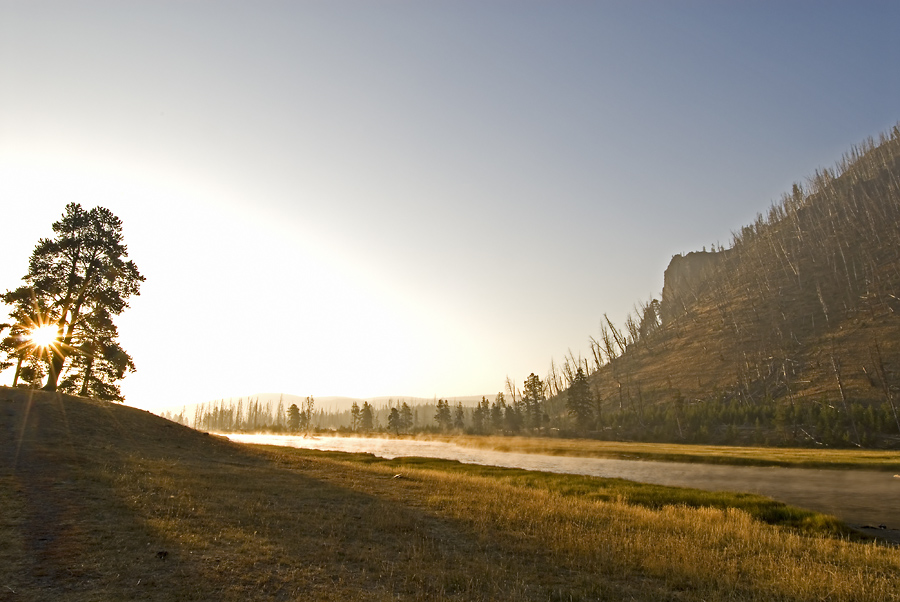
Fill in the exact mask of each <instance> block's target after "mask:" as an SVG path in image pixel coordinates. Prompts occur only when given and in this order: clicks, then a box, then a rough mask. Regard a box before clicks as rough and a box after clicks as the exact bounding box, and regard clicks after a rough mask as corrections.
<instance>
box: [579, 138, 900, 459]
mask: <svg viewBox="0 0 900 602" xmlns="http://www.w3.org/2000/svg"><path fill="white" fill-rule="evenodd" d="M898 312H900V128H898V127H894V129H893V130H892V132H891V133H890V134H887V135H882V136H881V137H880V139H879V140H877V141H875V140H868V141H866V142H865V143H863V144H861V145H860V146H858V147H855V148H853V149H852V150H851V151H850V152H849V153H847V154H846V155H845V156H844V157H843V158H842V159H841V161H840V162H839V163H838V164H837V165H836V166H835V167H834V168H833V169H824V170H821V171H818V172H816V173H815V174H814V176H812V177H811V178H809V180H808V181H807V182H806V183H805V184H802V185H801V184H795V185H794V187H793V190H792V191H791V192H790V193H788V194H785V195H784V196H783V198H782V199H781V200H780V202H778V203H775V204H773V205H772V206H771V207H770V209H769V210H768V212H767V214H766V215H759V216H758V217H757V219H756V221H755V222H754V223H753V224H750V225H748V226H745V227H743V228H742V229H741V230H740V231H739V232H736V233H734V236H733V240H732V243H731V245H730V247H728V248H719V249H715V250H713V252H711V253H691V254H688V255H687V256H685V257H681V256H676V257H675V258H673V261H672V264H670V267H669V269H668V270H667V273H666V285H665V288H664V291H663V296H662V300H661V302H659V303H657V302H651V303H648V304H645V305H642V306H641V307H640V308H639V312H638V313H639V314H640V315H638V316H637V317H635V318H629V319H628V322H627V323H626V327H625V328H622V329H621V330H617V329H616V328H615V327H614V326H613V325H612V324H609V325H608V327H607V325H606V324H604V326H605V328H604V329H603V331H602V333H601V337H600V340H599V341H594V345H593V347H594V356H595V357H594V363H593V365H592V366H591V368H593V369H592V370H591V372H592V374H591V379H590V380H591V386H592V389H593V391H594V393H595V395H596V396H597V398H598V400H599V401H598V408H597V409H598V414H599V421H597V422H596V423H595V424H596V426H597V428H598V430H604V429H605V431H607V432H610V431H612V432H613V434H617V435H619V436H628V437H637V438H649V439H653V438H675V439H686V440H711V441H723V442H725V441H745V440H748V439H749V440H751V441H753V440H755V441H756V442H760V443H762V442H766V441H768V442H772V443H776V442H778V443H804V442H806V443H809V444H813V445H815V444H849V445H891V444H892V443H895V442H896V441H897V434H898V430H900V419H898V410H900V408H898V405H900V399H898V397H900V316H898ZM585 366H586V367H587V363H585ZM595 418H596V417H595Z"/></svg>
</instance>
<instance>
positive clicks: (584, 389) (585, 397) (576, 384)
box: [566, 368, 594, 430]
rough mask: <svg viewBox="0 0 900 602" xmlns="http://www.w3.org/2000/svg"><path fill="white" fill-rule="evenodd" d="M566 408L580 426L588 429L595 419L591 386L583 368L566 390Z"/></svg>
mask: <svg viewBox="0 0 900 602" xmlns="http://www.w3.org/2000/svg"><path fill="white" fill-rule="evenodd" d="M566 409H567V410H569V413H570V414H572V416H574V417H575V421H576V422H577V423H578V426H579V428H581V429H585V430H586V429H588V428H590V426H591V423H592V422H593V420H594V403H593V400H592V399H591V387H590V384H588V380H587V376H585V375H584V370H582V369H581V368H579V369H578V371H577V372H576V373H575V378H574V379H572V384H571V385H570V386H569V390H568V391H567V392H566Z"/></svg>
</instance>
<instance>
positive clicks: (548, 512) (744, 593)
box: [272, 450, 900, 600]
mask: <svg viewBox="0 0 900 602" xmlns="http://www.w3.org/2000/svg"><path fill="white" fill-rule="evenodd" d="M272 453H273V454H275V453H278V454H282V453H283V452H280V451H279V452H272ZM298 453H299V455H303V452H297V451H294V450H291V451H290V452H288V454H298ZM333 462H335V463H337V464H340V461H333ZM371 469H372V470H376V471H378V470H380V471H381V472H382V473H383V474H384V475H385V477H387V476H388V475H389V474H390V473H392V472H393V470H394V469H393V468H392V467H390V466H387V467H379V466H377V465H374V466H372V467H371ZM405 476H406V477H407V478H406V479H403V480H401V483H400V484H396V485H395V486H394V487H395V488H396V489H397V490H398V491H402V493H400V494H399V495H398V496H397V497H415V495H410V494H411V493H413V492H418V493H420V494H424V495H427V503H428V505H429V507H431V508H433V509H434V511H437V512H439V513H441V514H442V515H445V516H449V517H452V518H453V519H455V520H458V521H460V522H462V523H464V524H465V525H466V526H467V528H468V529H470V530H471V531H472V532H473V533H475V534H477V536H478V538H479V539H480V540H482V541H499V540H504V539H506V540H508V544H509V545H510V546H511V547H510V551H511V552H512V554H513V555H515V556H528V555H535V554H544V555H546V556H547V562H548V566H553V567H554V569H555V570H556V571H559V570H560V569H562V570H563V571H565V572H566V573H567V574H569V575H572V576H577V577H578V579H579V580H580V581H578V582H571V583H570V585H571V586H573V588H574V589H575V590H576V591H578V592H579V595H581V596H588V597H590V596H593V595H595V594H599V593H604V594H611V593H612V592H604V591H603V590H602V587H600V589H597V588H598V586H599V583H596V582H595V581H592V577H591V576H594V577H596V576H598V575H602V576H604V577H606V578H608V579H609V580H610V581H611V582H612V583H631V582H635V583H644V584H645V585H648V584H650V583H653V584H654V585H653V588H651V589H655V588H661V589H659V590H657V593H660V592H661V591H667V592H669V593H670V594H671V593H672V592H673V591H675V592H680V595H682V596H685V599H715V600H721V599H736V600H751V599H755V600H823V599H828V600H890V599H898V597H900V583H898V577H900V555H898V553H897V551H896V549H894V548H884V547H879V546H875V545H872V544H859V543H852V542H849V541H845V540H840V539H835V538H829V537H809V536H805V535H800V534H798V533H795V532H790V531H788V530H785V529H780V528H777V527H773V526H770V525H765V524H763V523H761V522H759V521H756V520H753V519H752V518H751V517H750V515H749V514H747V513H746V512H743V511H740V510H735V509H727V510H719V509H713V508H687V507H684V506H665V507H663V508H660V509H650V508H646V507H641V506H635V505H632V504H629V503H627V502H624V501H613V502H604V501H596V500H585V499H583V498H580V497H577V496H566V495H562V494H559V493H554V492H550V491H543V490H539V489H533V488H524V487H522V486H516V485H509V484H507V483H503V482H498V481H497V480H496V479H489V478H482V477H472V476H469V475H460V474H448V473H446V472H436V471H431V470H418V469H411V470H408V471H407V472H406V473H405ZM395 495H397V494H395ZM648 579H650V581H648ZM576 583H577V585H576ZM648 599H653V597H652V596H651V597H650V598H648Z"/></svg>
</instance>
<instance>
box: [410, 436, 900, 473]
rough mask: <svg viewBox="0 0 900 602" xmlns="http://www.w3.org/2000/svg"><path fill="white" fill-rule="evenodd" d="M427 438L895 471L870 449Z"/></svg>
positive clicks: (528, 449)
mask: <svg viewBox="0 0 900 602" xmlns="http://www.w3.org/2000/svg"><path fill="white" fill-rule="evenodd" d="M427 438H429V439H433V440H436V441H446V442H448V443H456V444H458V445H463V446H468V447H476V448H481V449H491V450H495V451H504V452H519V453H529V454H546V455H551V456H576V457H585V458H615V459H622V460H661V461H674V462H696V463H706V464H738V465H755V466H795V467H800V468H835V469H840V468H859V469H867V470H898V471H900V452H896V451H876V450H870V449H807V448H773V447H733V446H727V445H687V444H680V443H637V442H622V441H597V440H593V439H561V438H555V437H496V436H485V437H481V436H472V435H453V436H449V435H430V436H427Z"/></svg>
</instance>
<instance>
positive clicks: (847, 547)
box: [0, 389, 900, 601]
mask: <svg viewBox="0 0 900 602" xmlns="http://www.w3.org/2000/svg"><path fill="white" fill-rule="evenodd" d="M0 454H2V462H0V541H2V542H3V546H0V600H16V601H32V600H34V601H37V600H49V599H65V600H75V601H78V600H125V599H128V600H248V599H252V600H398V599H399V600H510V599H515V600H588V599H590V600H594V599H604V600H660V599H671V600H734V599H740V600H819V599H825V598H828V599H830V600H866V601H867V600H872V601H874V600H897V599H900V580H898V576H900V557H898V555H897V552H896V549H895V548H892V547H885V546H882V545H879V544H876V543H861V542H852V541H847V540H845V539H842V538H841V536H840V535H839V534H840V533H841V530H840V525H838V524H837V523H835V522H834V521H832V520H830V519H828V518H827V517H821V516H820V515H815V514H812V513H806V512H803V511H799V510H792V509H789V508H787V507H784V506H783V505H780V504H777V503H775V502H771V501H770V500H765V499H763V498H756V497H754V496H749V497H748V496H727V495H726V496H722V495H717V494H704V493H703V492H693V491H691V490H666V489H664V488H658V487H656V488H649V489H642V488H641V487H640V486H637V485H634V484H624V485H623V484H622V482H611V481H605V480H602V479H591V478H587V477H572V478H571V480H569V479H570V478H569V477H565V476H564V475H548V476H542V475H541V473H526V472H524V471H513V470H506V469H485V468H477V469H476V468H467V467H465V466H462V465H459V464H454V463H446V462H440V461H438V462H433V461H428V460H421V459H420V460H413V461H410V460H398V461H385V460H378V459H375V458H373V457H372V456H366V455H346V454H327V453H315V452H304V451H301V450H291V449H283V448H265V447H255V448H254V447H245V446H240V445H237V444H232V443H230V442H228V441H225V440H222V439H219V438H217V437H214V436H210V435H205V434H203V433H199V432H196V431H193V430H190V429H188V428H185V427H182V426H179V425H177V424H173V423H171V422H168V421H165V420H163V419H161V418H158V417H156V416H153V415H151V414H148V413H146V412H142V411H140V410H136V409H133V408H128V407H122V406H118V405H113V404H108V403H101V402H95V401H91V400H86V399H80V398H75V397H68V396H63V395H56V394H50V393H45V392H40V391H24V390H11V389H0ZM395 475H400V477H396V476H395ZM616 487H622V488H621V489H615V488H616ZM666 500H669V502H672V501H677V502H678V505H670V503H669V502H667V501H666ZM732 505H742V506H743V507H744V508H745V509H744V510H740V509H735V508H730V506H732ZM773 511H774V512H775V514H774V515H773V514H772V512H773ZM766 516H768V517H769V518H768V520H769V522H768V523H767V522H765V521H764V520H762V519H763V518H765V517H766ZM779 517H781V518H779ZM772 523H774V524H772ZM791 524H793V525H795V526H787V525H791ZM800 526H802V530H798V527H800Z"/></svg>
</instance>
